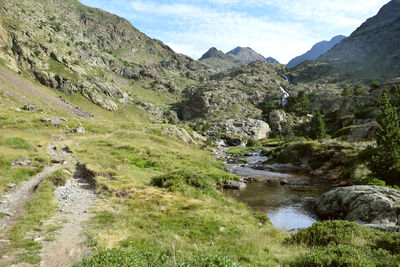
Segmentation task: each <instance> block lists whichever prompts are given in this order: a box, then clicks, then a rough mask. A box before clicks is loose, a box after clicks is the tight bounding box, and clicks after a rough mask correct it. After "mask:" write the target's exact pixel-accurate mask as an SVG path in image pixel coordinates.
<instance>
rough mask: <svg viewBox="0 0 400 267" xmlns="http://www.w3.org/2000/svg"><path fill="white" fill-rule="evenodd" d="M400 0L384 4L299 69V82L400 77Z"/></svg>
mask: <svg viewBox="0 0 400 267" xmlns="http://www.w3.org/2000/svg"><path fill="white" fill-rule="evenodd" d="M399 40H400V0H392V1H390V2H389V3H388V4H386V5H384V6H383V7H382V8H381V9H380V10H379V12H378V14H377V15H375V16H374V17H372V18H370V19H368V20H367V21H366V22H364V23H363V24H362V25H361V26H360V27H359V28H358V29H356V30H355V31H354V32H353V33H352V34H351V35H350V36H349V37H348V38H346V39H344V40H343V41H342V42H341V43H340V44H338V45H336V46H335V47H334V48H333V49H331V50H330V51H328V52H327V53H325V54H324V55H322V56H321V57H320V58H319V59H318V60H317V61H315V62H311V63H309V64H306V66H302V67H301V68H300V69H298V70H296V71H295V72H294V73H293V75H292V77H293V78H294V81H297V82H307V81H311V80H316V79H321V78H322V79H330V80H331V81H338V80H343V79H346V80H366V81H370V80H382V81H383V80H389V79H392V78H395V77H398V76H400V42H399Z"/></svg>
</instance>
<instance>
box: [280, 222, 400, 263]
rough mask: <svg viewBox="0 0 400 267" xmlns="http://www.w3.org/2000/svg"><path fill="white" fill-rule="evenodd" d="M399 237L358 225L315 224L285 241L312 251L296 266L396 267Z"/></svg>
mask: <svg viewBox="0 0 400 267" xmlns="http://www.w3.org/2000/svg"><path fill="white" fill-rule="evenodd" d="M399 240H400V234H399V233H383V232H380V231H378V230H373V229H370V228H367V227H364V226H361V225H359V224H356V223H352V222H346V221H325V222H321V223H315V224H313V226H312V227H310V228H307V229H304V230H301V231H299V232H298V233H296V234H295V235H293V236H291V237H290V238H288V239H286V242H287V243H288V244H296V245H304V246H306V247H310V248H313V250H312V251H310V252H308V253H306V254H304V255H303V256H301V257H300V259H299V261H298V262H297V263H296V264H295V265H296V266H332V267H333V266H360V267H361V266H397V265H399V264H400V256H399V255H398V247H399Z"/></svg>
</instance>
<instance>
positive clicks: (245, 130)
mask: <svg viewBox="0 0 400 267" xmlns="http://www.w3.org/2000/svg"><path fill="white" fill-rule="evenodd" d="M210 132H211V133H214V132H215V133H217V132H219V133H223V135H224V138H225V139H227V140H228V141H233V140H246V139H249V138H251V139H254V140H259V139H264V138H266V137H268V136H269V134H270V133H271V129H270V128H269V125H268V124H267V123H266V122H264V121H260V120H255V119H230V120H227V121H225V122H222V123H218V124H215V125H213V126H212V127H211V129H210Z"/></svg>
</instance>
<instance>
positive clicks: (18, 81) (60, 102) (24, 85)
mask: <svg viewBox="0 0 400 267" xmlns="http://www.w3.org/2000/svg"><path fill="white" fill-rule="evenodd" d="M0 79H3V80H4V81H6V82H7V83H9V84H11V85H12V86H14V87H15V88H16V89H18V90H19V91H21V92H22V93H23V94H24V95H27V94H28V95H34V96H36V97H38V98H40V99H43V100H44V101H46V102H47V103H50V104H53V105H54V106H57V107H59V108H62V109H63V110H65V111H67V112H69V113H72V114H75V115H77V116H79V117H83V118H93V115H91V114H89V113H87V112H86V111H84V110H82V109H81V108H80V107H74V106H72V105H71V104H70V103H68V102H67V101H65V100H64V99H62V98H57V97H54V96H52V95H50V94H46V93H45V92H43V91H42V90H40V89H38V88H37V87H36V86H34V85H33V84H31V83H30V82H29V81H26V80H24V79H22V78H20V77H18V76H17V75H16V74H14V73H12V72H10V71H8V70H6V69H5V68H4V67H1V66H0ZM3 89H4V90H5V92H6V93H8V94H10V95H12V96H16V94H15V93H14V92H8V90H6V89H5V88H3Z"/></svg>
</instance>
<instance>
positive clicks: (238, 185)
mask: <svg viewBox="0 0 400 267" xmlns="http://www.w3.org/2000/svg"><path fill="white" fill-rule="evenodd" d="M246 187H247V185H246V184H245V183H244V182H240V181H232V182H230V183H228V184H225V185H224V188H225V189H231V190H244V189H246Z"/></svg>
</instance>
